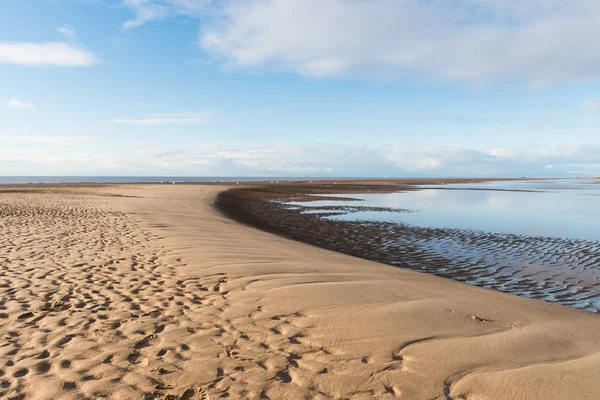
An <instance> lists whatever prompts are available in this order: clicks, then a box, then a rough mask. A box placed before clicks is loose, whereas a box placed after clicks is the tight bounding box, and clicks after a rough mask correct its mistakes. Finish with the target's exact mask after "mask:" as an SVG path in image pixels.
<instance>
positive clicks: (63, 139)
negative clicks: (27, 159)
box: [0, 135, 95, 143]
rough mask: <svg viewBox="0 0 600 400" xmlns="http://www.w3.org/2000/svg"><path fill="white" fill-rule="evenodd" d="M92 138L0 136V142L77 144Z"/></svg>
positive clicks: (92, 138)
mask: <svg viewBox="0 0 600 400" xmlns="http://www.w3.org/2000/svg"><path fill="white" fill-rule="evenodd" d="M94 139H95V138H94V137H92V136H52V135H12V136H0V140H6V141H13V142H25V143H77V142H87V141H90V140H94Z"/></svg>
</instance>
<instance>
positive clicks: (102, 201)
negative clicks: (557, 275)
mask: <svg viewBox="0 0 600 400" xmlns="http://www.w3.org/2000/svg"><path fill="white" fill-rule="evenodd" d="M236 186H237V185H220V184H213V185H160V184H152V185H150V184H148V185H142V184H139V185H23V186H21V185H15V186H0V233H1V234H0V240H1V241H0V294H1V296H0V335H1V337H2V342H1V344H0V397H2V398H8V399H30V398H31V399H79V398H90V399H92V398H111V399H188V400H189V399H217V398H238V399H372V398H381V399H385V398H389V399H394V398H400V399H454V400H459V399H469V400H477V399H545V400H546V399H598V398H600V381H599V380H598V379H597V378H598V376H600V336H599V335H598V332H600V320H599V319H598V316H597V315H594V314H592V313H587V312H584V311H580V310H575V309H572V308H568V307H564V306H561V305H557V304H550V303H545V302H542V301H536V300H532V299H527V298H521V297H517V296H514V295H510V294H505V293H500V292H496V291H492V290H488V289H484V288H478V287H474V286H470V285H467V284H464V283H460V282H455V281H452V280H449V279H444V278H440V277H436V276H433V275H428V274H423V273H419V272H415V271H409V270H406V269H402V268H397V267H393V266H389V265H385V264H380V263H376V262H372V261H367V260H363V259H359V258H355V257H352V256H350V255H345V254H340V253H336V252H332V251H329V250H325V249H322V248H318V247H315V246H311V245H309V244H304V243H300V242H295V241H292V240H290V239H287V238H284V237H280V236H277V235H274V234H272V233H268V232H264V231H261V230H259V229H256V228H253V227H250V226H247V225H244V224H242V223H240V222H236V221H234V220H232V219H230V218H229V217H228V216H226V215H224V214H222V213H221V212H220V211H219V210H217V209H216V208H215V206H214V202H215V200H216V198H217V196H218V195H219V193H222V192H224V191H226V190H228V189H231V188H232V187H236ZM238 187H239V186H238Z"/></svg>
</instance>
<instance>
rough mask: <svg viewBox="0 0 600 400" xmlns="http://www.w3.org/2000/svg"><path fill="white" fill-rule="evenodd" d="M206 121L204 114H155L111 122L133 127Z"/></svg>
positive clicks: (117, 119)
mask: <svg viewBox="0 0 600 400" xmlns="http://www.w3.org/2000/svg"><path fill="white" fill-rule="evenodd" d="M205 121H206V114H202V113H166V114H153V115H150V116H148V117H143V118H116V119H113V120H112V121H111V122H113V123H115V124H131V125H144V126H155V125H174V124H199V123H202V122H205Z"/></svg>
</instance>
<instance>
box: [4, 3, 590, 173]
mask: <svg viewBox="0 0 600 400" xmlns="http://www.w3.org/2000/svg"><path fill="white" fill-rule="evenodd" d="M522 3H523V2H518V1H516V0H458V1H456V0H434V1H431V0H404V1H398V0H393V1H392V0H319V1H317V0H245V1H241V0H213V1H210V0H23V1H9V2H4V4H3V5H2V6H1V7H2V12H0V175H165V176H173V175H182V176H389V177H391V176H521V175H531V176H575V175H600V123H599V122H600V84H599V78H600V58H598V54H600V43H598V41H597V40H596V38H597V37H598V36H599V35H600V3H598V2H597V1H595V0H593V1H592V0H575V1H571V2H564V1H558V0H544V1H542V0H532V1H530V2H527V4H522Z"/></svg>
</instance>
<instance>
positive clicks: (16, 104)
mask: <svg viewBox="0 0 600 400" xmlns="http://www.w3.org/2000/svg"><path fill="white" fill-rule="evenodd" d="M0 107H6V108H14V109H17V110H30V111H33V110H35V106H34V105H33V104H32V103H31V102H29V101H21V100H18V99H10V100H7V101H5V102H0Z"/></svg>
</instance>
